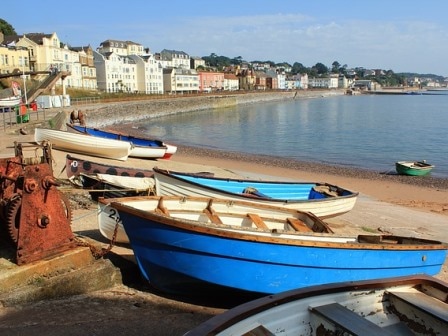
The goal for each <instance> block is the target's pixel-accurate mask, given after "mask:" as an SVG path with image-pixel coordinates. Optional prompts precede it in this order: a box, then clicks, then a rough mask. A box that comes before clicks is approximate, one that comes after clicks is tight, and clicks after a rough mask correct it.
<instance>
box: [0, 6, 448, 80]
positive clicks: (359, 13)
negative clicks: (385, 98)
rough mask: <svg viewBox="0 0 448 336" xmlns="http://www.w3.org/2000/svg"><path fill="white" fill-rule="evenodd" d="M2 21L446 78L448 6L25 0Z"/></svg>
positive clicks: (6, 10)
mask: <svg viewBox="0 0 448 336" xmlns="http://www.w3.org/2000/svg"><path fill="white" fill-rule="evenodd" d="M0 18H1V19H3V20H5V21H7V22H8V23H10V24H11V25H12V26H13V27H14V29H15V30H16V32H17V34H19V35H22V34H26V33H45V34H51V33H54V32H55V33H56V34H57V35H58V37H59V39H60V40H61V41H62V42H63V43H67V44H69V45H70V46H73V47H79V46H86V45H90V46H91V47H92V48H93V49H96V48H98V47H99V46H100V44H101V42H103V41H106V40H108V39H113V40H123V41H133V42H136V43H139V44H142V45H143V46H144V47H145V48H149V49H150V51H151V52H152V53H156V52H160V51H162V50H163V49H170V50H178V51H183V52H185V53H187V54H189V55H190V56H200V57H202V56H210V55H211V54H216V55H218V56H226V57H229V58H234V57H241V58H242V59H243V60H245V61H272V62H275V63H281V62H288V63H289V64H291V65H292V64H293V63H295V62H299V63H302V64H303V65H304V66H306V67H311V66H313V65H315V64H316V63H323V64H325V65H326V66H328V67H331V65H332V63H333V62H335V61H336V62H338V63H339V64H340V65H341V66H342V65H347V67H348V68H355V67H364V68H366V69H385V70H392V71H394V72H415V73H419V74H435V75H440V76H448V1H446V0H427V1H409V0H387V1H386V0H375V1H367V0H364V1H363V0H313V1H311V0H277V1H276V0H271V1H267V0H257V1H252V0H239V1H235V0H226V1H203V0H192V1H181V0H170V1H160V0H156V1H151V0H132V1H129V2H127V1H118V0H108V1H107V0H104V1H101V0H97V1H95V0H93V1H87V0H77V1H60V0H59V1H54V0H40V1H34V0H22V1H2V5H1V7H0Z"/></svg>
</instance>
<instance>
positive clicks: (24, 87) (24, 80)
mask: <svg viewBox="0 0 448 336" xmlns="http://www.w3.org/2000/svg"><path fill="white" fill-rule="evenodd" d="M22 51H23V49H22ZM22 66H23V67H22V79H23V91H24V93H25V105H28V97H27V93H26V75H25V57H24V56H23V52H22Z"/></svg>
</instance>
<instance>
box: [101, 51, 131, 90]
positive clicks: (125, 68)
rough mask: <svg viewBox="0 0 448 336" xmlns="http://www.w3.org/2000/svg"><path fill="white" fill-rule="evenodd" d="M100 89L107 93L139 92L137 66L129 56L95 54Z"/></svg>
mask: <svg viewBox="0 0 448 336" xmlns="http://www.w3.org/2000/svg"><path fill="white" fill-rule="evenodd" d="M93 55H94V63H95V68H96V75H97V82H98V89H99V90H102V91H105V92H138V85H137V65H136V63H135V61H134V60H133V59H132V58H130V57H128V56H120V55H118V54H116V53H114V52H108V53H105V54H101V53H99V52H97V51H94V52H93Z"/></svg>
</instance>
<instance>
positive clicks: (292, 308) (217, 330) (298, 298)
mask: <svg viewBox="0 0 448 336" xmlns="http://www.w3.org/2000/svg"><path fill="white" fill-rule="evenodd" d="M447 286H448V284H446V283H445V282H442V281H440V280H438V279H435V278H433V277H429V276H425V275H418V276H411V277H399V278H390V279H378V280H369V281H356V282H349V283H340V284H328V285H321V286H312V287H307V288H303V289H297V290H292V291H287V292H284V293H280V294H276V295H271V296H266V297H263V298H260V299H257V300H252V301H250V302H247V303H244V304H241V305H239V306H236V307H234V308H232V309H230V310H227V311H225V312H224V313H222V314H219V315H216V316H214V317H212V318H211V319H209V320H207V321H206V322H204V323H202V324H201V325H199V326H197V327H196V328H194V329H192V330H190V331H189V332H187V333H186V334H185V336H199V335H201V336H202V335H219V336H225V335H229V336H230V335H258V334H260V335H261V334H262V335H274V334H275V335H277V334H282V335H310V336H312V335H319V334H322V335H323V334H325V335H335V334H337V333H336V332H337V329H339V331H340V330H341V326H340V325H339V323H340V324H341V325H343V322H345V321H348V323H349V325H348V327H349V328H356V325H357V324H356V323H354V320H357V319H358V320H365V321H361V323H360V324H361V325H362V324H363V322H364V324H365V325H367V326H369V327H370V328H369V329H365V330H364V332H362V333H360V334H361V335H367V334H369V335H370V333H367V332H366V330H369V331H370V332H372V333H373V330H377V331H378V333H376V334H380V335H443V334H444V333H446V330H448V324H447V319H448V307H447V305H448V304H447V303H446V302H443V297H446V296H447V295H448V287H447ZM400 296H401V297H404V298H406V297H409V298H410V299H409V300H397V298H398V297H400ZM413 296H414V297H417V298H419V299H420V302H419V303H417V304H415V302H414V301H413V300H412V297H413ZM329 304H330V305H331V306H332V307H334V308H337V307H339V311H345V309H349V310H350V311H345V313H344V315H343V317H344V319H342V320H341V321H337V319H330V318H329V317H328V318H326V315H325V314H323V315H321V314H319V313H317V312H318V311H319V308H320V307H326V306H327V307H328V305H329ZM354 314H356V315H354ZM327 316H329V315H327ZM357 316H359V317H358V318H356V317H357ZM371 324H374V326H373V327H372V325H371ZM372 328H373V330H372ZM379 328H381V329H379ZM325 329H326V330H325ZM279 330H281V333H277V332H276V331H279ZM319 330H320V331H321V332H320V333H319V332H318V331H319ZM324 330H325V331H326V332H327V333H324V332H323V331H324ZM257 331H259V333H257ZM261 331H264V332H263V333H261Z"/></svg>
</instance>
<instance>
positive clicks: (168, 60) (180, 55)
mask: <svg viewBox="0 0 448 336" xmlns="http://www.w3.org/2000/svg"><path fill="white" fill-rule="evenodd" d="M156 58H157V59H158V60H160V62H161V63H162V67H163V68H177V69H190V63H191V62H190V55H188V54H187V53H185V52H183V51H177V50H168V49H163V50H162V51H161V52H160V53H157V54H156Z"/></svg>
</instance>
